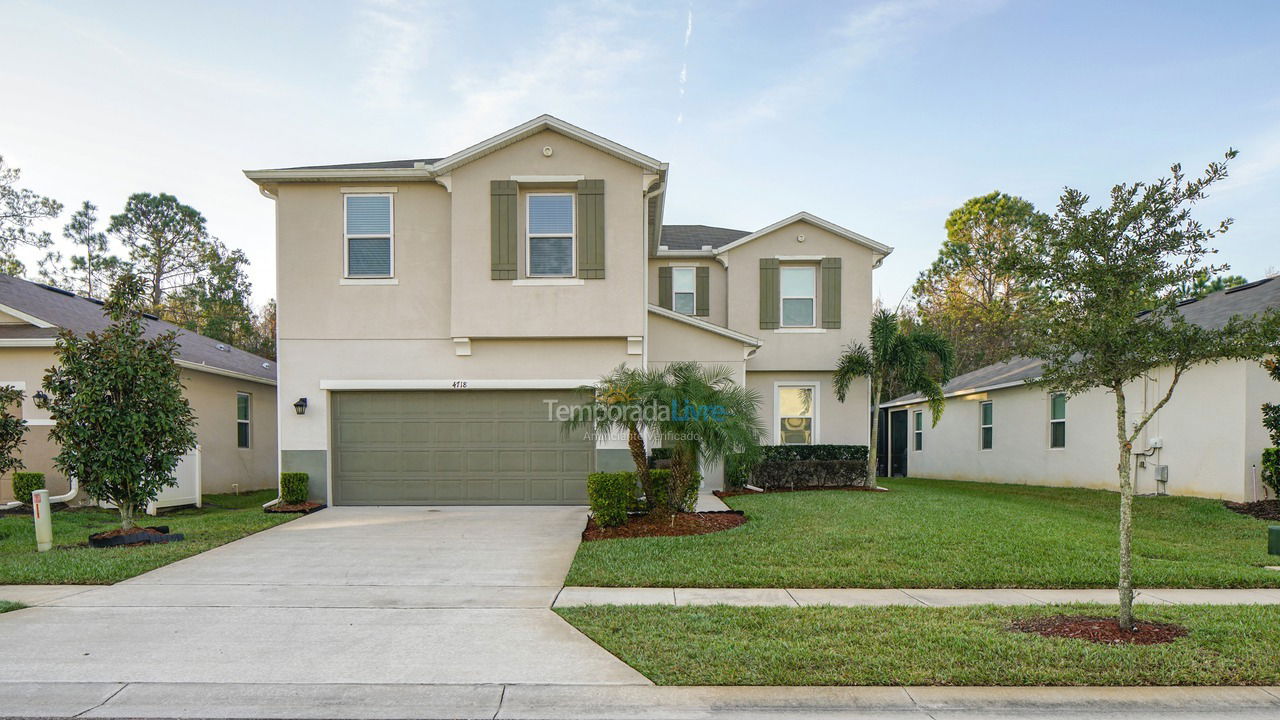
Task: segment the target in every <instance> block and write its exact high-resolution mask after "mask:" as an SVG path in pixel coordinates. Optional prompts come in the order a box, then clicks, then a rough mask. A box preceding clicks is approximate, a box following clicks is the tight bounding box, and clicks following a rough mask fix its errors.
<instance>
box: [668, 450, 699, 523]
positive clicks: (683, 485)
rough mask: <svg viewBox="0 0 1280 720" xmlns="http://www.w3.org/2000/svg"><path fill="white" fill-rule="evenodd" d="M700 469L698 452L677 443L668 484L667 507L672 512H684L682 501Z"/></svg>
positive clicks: (672, 455)
mask: <svg viewBox="0 0 1280 720" xmlns="http://www.w3.org/2000/svg"><path fill="white" fill-rule="evenodd" d="M697 469H698V453H696V452H691V451H690V450H689V448H687V447H683V446H681V445H677V446H676V447H675V450H674V451H672V453H671V482H670V484H668V485H667V507H666V508H665V509H666V510H668V511H670V512H671V514H673V515H674V514H675V513H678V512H684V508H683V507H681V506H680V503H681V502H682V501H683V500H684V497H685V495H686V494H687V493H688V491H689V484H690V483H692V482H693V478H694V476H695V475H696V474H697Z"/></svg>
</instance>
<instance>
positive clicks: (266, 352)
mask: <svg viewBox="0 0 1280 720" xmlns="http://www.w3.org/2000/svg"><path fill="white" fill-rule="evenodd" d="M241 349H243V350H248V351H249V352H251V353H253V354H254V355H261V356H262V357H264V358H267V359H268V360H275V359H276V301H275V298H272V299H270V300H268V301H267V304H266V305H263V306H262V309H261V310H259V311H257V312H255V313H254V314H253V336H252V337H251V339H250V341H249V342H248V343H247V344H245V345H243V346H241Z"/></svg>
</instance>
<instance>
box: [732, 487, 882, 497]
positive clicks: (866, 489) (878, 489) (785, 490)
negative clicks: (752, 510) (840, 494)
mask: <svg viewBox="0 0 1280 720" xmlns="http://www.w3.org/2000/svg"><path fill="white" fill-rule="evenodd" d="M818 490H845V491H850V492H888V490H889V489H888V488H882V487H873V488H869V487H865V486H863V485H839V486H833V487H798V488H773V489H771V490H765V491H764V492H756V491H755V490H715V491H713V492H712V493H711V494H712V495H715V496H716V497H718V498H727V497H737V496H738V495H772V494H774V493H788V492H815V491H818Z"/></svg>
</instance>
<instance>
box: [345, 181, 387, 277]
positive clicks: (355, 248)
mask: <svg viewBox="0 0 1280 720" xmlns="http://www.w3.org/2000/svg"><path fill="white" fill-rule="evenodd" d="M345 203H346V204H345V208H344V215H345V219H344V222H345V223H346V232H345V234H344V236H343V237H344V240H343V245H344V254H345V255H346V258H345V262H346V268H345V273H344V274H345V275H346V276H347V277H349V278H389V277H391V276H392V242H391V239H392V237H394V233H393V231H392V212H391V203H392V198H391V196H390V195H347V196H346V199H345Z"/></svg>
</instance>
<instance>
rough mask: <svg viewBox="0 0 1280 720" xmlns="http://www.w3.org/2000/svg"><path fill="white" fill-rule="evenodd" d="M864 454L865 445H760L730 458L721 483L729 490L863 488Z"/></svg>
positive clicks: (865, 477)
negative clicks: (744, 487)
mask: <svg viewBox="0 0 1280 720" xmlns="http://www.w3.org/2000/svg"><path fill="white" fill-rule="evenodd" d="M867 452H868V451H867V446H866V445H762V446H760V447H758V448H756V449H755V451H753V452H750V453H739V454H736V455H730V456H729V457H728V458H727V459H726V460H725V466H724V483H725V487H726V488H728V489H740V488H742V487H743V486H745V485H755V486H756V487H760V488H764V489H766V490H769V489H774V488H779V487H839V486H860V485H865V484H866V483H867ZM792 465H795V466H796V467H794V468H791V467H787V466H792Z"/></svg>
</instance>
